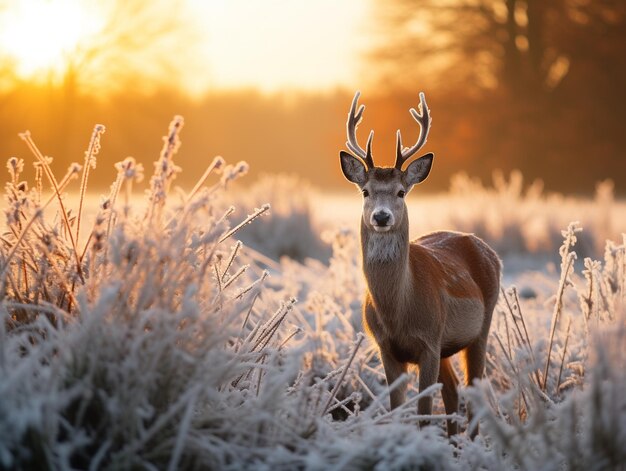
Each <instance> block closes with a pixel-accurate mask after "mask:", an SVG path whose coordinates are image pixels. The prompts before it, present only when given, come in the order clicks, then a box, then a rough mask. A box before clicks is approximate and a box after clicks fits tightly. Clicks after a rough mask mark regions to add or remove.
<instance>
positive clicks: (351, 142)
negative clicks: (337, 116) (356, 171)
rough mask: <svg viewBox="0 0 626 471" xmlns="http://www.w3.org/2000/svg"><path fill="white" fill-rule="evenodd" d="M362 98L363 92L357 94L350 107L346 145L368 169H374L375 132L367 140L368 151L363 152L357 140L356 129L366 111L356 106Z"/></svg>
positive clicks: (363, 106)
mask: <svg viewBox="0 0 626 471" xmlns="http://www.w3.org/2000/svg"><path fill="white" fill-rule="evenodd" d="M360 96H361V92H356V94H355V95H354V99H353V100H352V106H351V107H350V113H349V114H348V121H347V123H346V130H347V132H348V140H347V141H346V145H347V146H348V149H350V150H351V151H352V152H353V153H355V154H356V155H357V156H358V157H360V158H361V159H363V161H364V162H365V164H366V165H367V168H368V169H370V168H373V167H374V160H373V159H372V139H373V138H374V131H370V135H369V137H368V138H367V145H366V149H367V150H363V148H362V147H361V146H360V145H359V143H358V142H357V140H356V128H357V126H358V125H359V123H360V122H361V119H363V111H364V110H365V105H361V106H359V110H358V111H357V110H356V104H357V102H358V101H359V97H360Z"/></svg>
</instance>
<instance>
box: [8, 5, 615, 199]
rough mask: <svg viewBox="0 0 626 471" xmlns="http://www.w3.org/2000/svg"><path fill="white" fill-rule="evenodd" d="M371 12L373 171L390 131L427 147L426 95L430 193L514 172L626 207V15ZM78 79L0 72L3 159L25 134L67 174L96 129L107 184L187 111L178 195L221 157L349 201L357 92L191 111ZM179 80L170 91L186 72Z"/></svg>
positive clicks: (226, 99) (171, 94)
mask: <svg viewBox="0 0 626 471" xmlns="http://www.w3.org/2000/svg"><path fill="white" fill-rule="evenodd" d="M376 8H378V9H379V11H378V13H379V15H380V21H379V23H380V24H379V26H380V28H381V31H382V33H381V34H382V38H383V40H381V42H380V47H379V48H378V49H376V50H374V51H371V52H370V53H369V54H368V55H367V56H366V57H364V58H363V62H364V67H363V68H364V70H365V71H371V74H369V75H368V74H363V84H364V85H363V87H362V88H363V95H362V98H361V102H362V103H364V104H365V105H366V107H367V109H366V111H365V114H364V120H363V122H362V123H361V127H360V129H359V138H360V139H362V140H363V141H364V140H365V139H366V138H367V133H368V132H369V130H370V129H375V131H376V135H375V138H374V144H373V149H374V156H375V158H376V161H377V162H379V163H381V164H391V163H392V162H393V156H394V146H395V131H396V129H398V128H400V129H401V130H402V135H403V138H404V141H405V144H407V143H410V141H411V140H412V139H415V138H416V137H417V135H418V132H419V129H418V126H417V125H416V124H415V122H414V121H413V120H412V118H411V116H410V114H409V112H408V109H409V108H410V107H415V106H417V104H418V102H419V99H418V93H419V92H420V91H424V92H426V98H427V101H428V105H429V108H430V109H431V115H432V118H433V124H432V128H431V133H430V135H429V140H428V144H427V145H426V147H425V149H424V150H425V151H432V152H434V153H435V155H436V158H435V167H434V171H433V173H432V174H431V175H432V176H431V178H430V181H429V185H428V186H427V188H425V190H426V191H442V190H445V189H446V188H447V187H448V185H449V181H450V177H451V175H453V174H455V173H457V172H460V171H464V172H466V173H468V174H469V175H471V176H475V177H478V178H481V179H482V180H483V181H490V179H491V174H492V172H493V170H494V169H501V170H503V171H504V172H505V173H506V172H508V171H510V170H512V169H520V170H521V171H522V172H523V174H524V176H525V178H526V179H527V180H529V181H530V180H534V179H541V180H543V182H544V183H545V188H546V189H547V190H549V191H561V192H568V193H572V192H573V193H591V192H593V191H594V185H595V182H597V181H600V180H603V179H606V178H611V179H613V180H614V181H615V184H616V187H615V190H616V192H617V194H619V195H624V194H626V185H625V183H626V179H625V176H626V159H625V158H624V157H625V155H626V132H624V126H625V123H626V87H625V86H624V84H626V61H624V57H626V3H625V2H622V1H610V0H596V1H593V2H579V1H574V0H474V1H460V0H459V1H449V2H436V1H432V0H412V1H409V0H395V1H393V2H385V3H384V4H383V3H381V4H380V5H379V6H377V7H376ZM420 24H428V25H429V27H428V28H421V27H420ZM434 32H436V34H434ZM379 33H380V32H379ZM385 38H386V39H385ZM80 70H81V69H80V68H74V69H73V70H72V71H71V72H72V74H71V75H68V79H67V80H66V81H65V82H63V83H61V84H54V85H53V84H50V85H33V84H29V83H27V82H23V81H13V82H11V84H10V86H8V85H6V84H7V83H9V81H8V80H7V77H8V75H7V74H8V73H9V72H7V69H3V70H0V72H1V73H2V74H3V77H0V78H2V79H3V80H2V85H3V86H2V87H1V88H0V143H1V144H2V147H1V154H2V156H3V157H5V158H8V157H10V156H14V155H15V156H18V157H25V158H26V157H27V156H28V153H27V151H26V148H25V146H24V145H23V143H22V142H21V141H20V139H19V138H18V137H17V133H18V132H20V131H23V130H25V129H29V130H30V131H31V133H32V135H33V137H34V139H35V140H36V142H37V143H38V144H39V146H40V148H41V150H42V152H44V153H45V154H47V155H50V156H52V157H54V164H53V165H54V167H55V168H59V169H60V171H61V170H62V169H63V168H64V167H66V166H68V165H69V163H71V162H73V161H78V162H80V161H82V160H83V153H84V151H85V149H86V147H87V144H88V140H89V137H90V134H91V130H92V129H93V126H94V124H96V123H102V124H104V125H105V126H106V127H107V132H106V134H105V135H104V136H103V140H102V144H103V147H102V151H101V153H100V157H99V162H98V165H99V167H100V168H99V170H98V172H96V173H95V174H93V175H94V177H95V178H97V180H94V181H93V185H90V186H91V188H92V189H93V188H94V187H96V186H98V185H102V186H104V185H105V182H110V181H111V180H112V177H113V175H114V173H115V171H114V169H113V164H114V163H115V162H117V161H119V160H122V159H123V158H125V157H126V156H129V155H131V156H133V157H135V158H137V159H138V160H139V161H141V162H142V163H143V164H144V165H150V162H152V161H154V160H156V158H157V157H158V152H159V149H160V148H161V144H162V143H161V142H160V141H158V140H155V137H154V136H159V135H164V134H165V133H166V130H167V125H168V123H169V122H170V120H171V118H172V116H173V115H175V114H181V115H183V116H184V118H185V127H184V129H183V132H182V140H183V147H182V148H181V152H180V154H179V161H178V163H179V165H180V166H182V167H183V168H184V169H185V172H184V173H183V174H182V175H184V176H185V177H181V180H180V181H179V182H178V183H179V184H181V185H183V186H185V185H187V184H190V183H191V182H192V181H195V177H196V175H197V173H198V172H201V171H203V170H204V168H205V167H206V165H207V163H208V162H209V161H210V159H211V158H212V157H213V156H214V155H222V156H223V157H224V158H225V159H227V160H228V161H231V162H233V161H238V160H246V161H248V162H249V163H250V165H251V173H252V175H253V176H256V175H259V174H262V173H266V172H286V173H296V174H299V175H301V176H302V177H304V178H306V179H308V180H310V181H311V182H313V183H314V184H315V185H318V186H322V187H333V188H334V187H336V188H339V187H340V185H341V188H343V182H342V177H341V175H340V172H339V163H338V152H339V150H340V149H342V148H343V147H344V145H345V119H346V116H347V112H348V108H349V105H350V101H351V99H352V96H353V93H354V90H336V91H334V92H326V93H320V94H314V93H308V94H304V93H296V92H285V93H282V94H276V95H262V94H259V93H258V92H255V91H253V90H249V91H233V92H227V93H226V92H217V91H216V92H210V93H208V94H207V95H205V96H204V97H203V98H201V99H191V98H189V97H187V96H186V95H184V94H183V93H182V92H180V91H177V90H176V88H175V86H172V87H171V88H168V87H167V86H165V85H162V86H161V87H160V88H159V89H157V90H155V89H150V90H147V91H146V90H144V88H143V85H142V81H141V80H135V81H132V80H131V81H129V82H128V83H129V84H130V85H129V86H125V87H124V88H123V89H120V90H118V91H116V92H113V94H109V95H104V94H102V95H99V94H94V93H93V92H91V93H87V92H83V91H81V88H80V87H78V86H77V85H76V80H75V75H76V74H80ZM169 73H170V75H171V76H172V77H173V80H172V82H173V83H174V82H175V81H176V80H175V77H176V76H177V75H178V74H184V73H185V71H184V70H171V71H170V72H169ZM252 73H253V72H252ZM355 83H358V80H357V81H355ZM184 178H188V179H189V181H186V180H184Z"/></svg>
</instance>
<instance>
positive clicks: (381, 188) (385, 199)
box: [339, 92, 434, 232]
mask: <svg viewBox="0 0 626 471" xmlns="http://www.w3.org/2000/svg"><path fill="white" fill-rule="evenodd" d="M359 96H360V92H356V94H355V95H354V99H353V100H352V106H351V107H350V113H349V114H348V121H347V123H346V129H347V134H348V140H347V142H346V145H347V146H348V149H349V150H350V151H351V152H352V153H350V152H346V151H341V152H340V153H339V157H340V159H341V170H342V172H343V174H344V176H345V177H346V179H348V180H349V181H351V182H352V183H354V184H356V185H357V186H358V187H359V189H360V190H361V192H362V194H363V223H364V224H365V226H366V227H367V228H368V229H370V230H373V231H375V232H390V231H394V230H396V229H398V228H400V227H408V221H407V215H406V214H407V209H406V204H405V202H404V197H405V196H406V195H407V194H408V192H409V191H411V189H412V188H413V185H416V184H418V183H421V182H422V181H424V180H425V179H426V177H428V174H429V173H430V169H431V167H432V164H433V158H434V154H432V153H428V154H425V155H423V156H422V157H420V158H418V159H416V160H414V161H413V162H411V163H410V164H409V165H408V166H407V167H406V169H404V170H402V166H403V164H404V163H405V162H406V161H407V160H409V159H410V158H411V157H412V156H413V155H414V154H416V153H417V151H419V150H420V149H421V148H422V147H423V146H424V144H425V143H426V139H427V137H428V130H429V128H430V121H431V119H430V116H429V112H428V106H427V105H426V99H425V97H424V94H423V93H420V104H419V110H420V112H419V113H418V112H417V111H416V110H415V109H414V108H411V110H410V113H411V115H412V116H413V118H415V120H416V121H417V122H418V124H419V125H420V129H421V132H420V136H419V138H418V139H417V142H416V143H415V144H414V145H413V146H412V147H408V148H406V147H403V146H402V136H401V135H400V130H398V132H397V134H396V162H395V165H394V166H393V167H376V166H375V165H374V159H373V158H372V139H373V138H374V131H371V132H370V135H369V137H368V139H367V145H366V149H365V150H363V148H362V147H361V146H360V145H359V143H358V142H357V138H356V128H357V126H358V125H359V123H360V122H361V119H362V118H363V111H364V110H365V106H364V105H361V106H360V107H359V109H358V111H357V102H358V100H359Z"/></svg>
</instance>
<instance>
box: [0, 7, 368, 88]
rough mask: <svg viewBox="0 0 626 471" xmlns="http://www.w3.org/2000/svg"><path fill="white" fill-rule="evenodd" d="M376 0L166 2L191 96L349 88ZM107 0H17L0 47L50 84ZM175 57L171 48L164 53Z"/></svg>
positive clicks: (97, 23) (22, 71) (0, 20)
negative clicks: (178, 29)
mask: <svg viewBox="0 0 626 471" xmlns="http://www.w3.org/2000/svg"><path fill="white" fill-rule="evenodd" d="M370 2H371V0H342V1H336V0H315V1H306V2H305V1H293V0H208V1H207V0H185V1H183V2H181V4H180V5H178V6H174V5H173V4H172V2H163V5H164V7H163V10H164V14H165V15H167V14H168V11H170V10H171V9H172V8H176V9H177V12H178V13H181V14H182V16H183V17H184V18H185V30H186V31H185V32H186V33H190V37H191V38H193V39H192V40H189V39H188V38H185V39H181V40H180V43H179V44H175V46H174V47H175V49H176V50H177V51H178V52H177V55H179V56H180V57H179V63H178V64H177V66H178V70H180V71H187V73H180V74H178V77H177V80H178V82H179V85H180V86H181V87H182V88H184V89H185V90H186V91H188V92H189V93H190V94H201V93H203V92H206V91H207V90H209V89H210V90H216V89H219V90H223V89H233V88H255V89H258V90H261V91H264V92H274V91H279V90H283V91H284V90H289V89H292V90H326V89H332V88H335V87H338V86H348V87H350V86H353V84H354V82H355V81H356V80H358V77H359V74H360V72H362V70H361V69H360V66H359V64H360V59H361V58H362V56H363V53H364V51H365V50H366V49H367V48H368V46H369V44H368V41H370V39H369V36H368V31H367V29H366V20H367V17H368V15H369V13H370V9H371V3H370ZM108 6H109V5H108V4H107V2H106V1H104V0H100V1H98V0H91V1H90V0H21V1H19V2H12V3H9V4H8V6H6V7H5V9H4V11H0V49H1V50H2V52H3V53H4V54H3V56H4V58H5V59H6V58H8V59H9V61H11V63H12V65H13V66H14V67H15V70H16V73H17V74H18V76H19V77H20V78H22V79H27V80H33V79H35V80H38V81H50V80H54V79H55V77H58V76H60V75H61V74H62V72H63V70H64V66H65V65H66V64H67V61H68V59H69V58H71V57H72V55H73V54H75V53H76V51H77V50H79V49H80V48H81V47H82V46H84V44H86V43H87V42H90V41H94V40H97V38H98V35H99V32H100V31H101V30H102V28H103V26H104V24H105V21H104V20H103V17H104V16H105V15H106V14H107V8H108ZM164 53H168V54H171V53H172V51H164Z"/></svg>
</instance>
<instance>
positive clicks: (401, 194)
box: [398, 190, 406, 198]
mask: <svg viewBox="0 0 626 471" xmlns="http://www.w3.org/2000/svg"><path fill="white" fill-rule="evenodd" d="M404 195H406V192H405V191H404V190H400V191H399V192H398V198H404Z"/></svg>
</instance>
